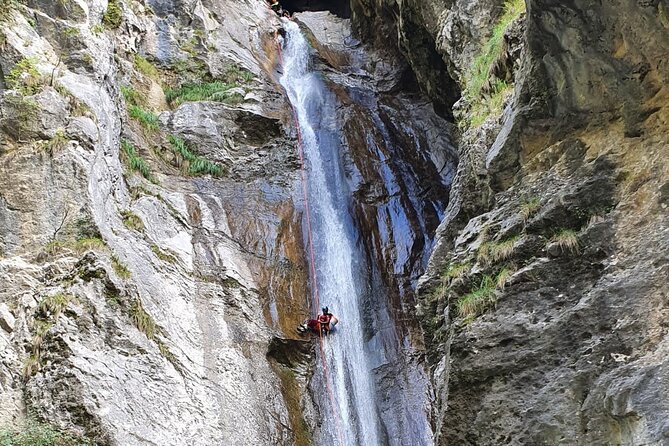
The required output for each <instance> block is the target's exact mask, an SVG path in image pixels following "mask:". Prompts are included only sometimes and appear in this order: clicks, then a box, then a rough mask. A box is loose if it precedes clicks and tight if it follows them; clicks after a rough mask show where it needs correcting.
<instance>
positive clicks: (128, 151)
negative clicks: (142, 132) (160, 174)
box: [121, 139, 152, 180]
mask: <svg viewBox="0 0 669 446" xmlns="http://www.w3.org/2000/svg"><path fill="white" fill-rule="evenodd" d="M121 151H122V153H123V160H124V161H125V163H126V164H127V166H128V167H129V168H130V170H132V171H134V172H139V173H140V174H141V175H142V176H143V177H144V178H146V179H147V180H151V179H152V176H151V169H150V168H149V164H148V163H147V162H146V161H145V160H144V158H142V157H141V156H140V155H139V153H137V149H135V146H133V145H132V144H131V143H130V142H129V141H127V140H125V139H124V140H121Z"/></svg>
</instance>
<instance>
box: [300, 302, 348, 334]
mask: <svg viewBox="0 0 669 446" xmlns="http://www.w3.org/2000/svg"><path fill="white" fill-rule="evenodd" d="M338 323H339V319H337V317H336V316H335V315H334V314H332V313H330V310H329V308H328V307H323V308H322V313H320V314H319V315H318V317H317V318H316V319H310V320H306V321H304V323H303V324H302V325H300V326H299V327H298V328H297V331H299V332H300V333H305V332H307V331H310V330H311V331H312V332H313V333H315V334H317V335H320V334H322V335H323V336H327V335H328V334H329V333H330V330H331V329H333V328H334V327H335V325H337V324H338Z"/></svg>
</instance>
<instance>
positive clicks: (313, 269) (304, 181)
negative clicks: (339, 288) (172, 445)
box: [274, 33, 346, 446]
mask: <svg viewBox="0 0 669 446" xmlns="http://www.w3.org/2000/svg"><path fill="white" fill-rule="evenodd" d="M274 37H275V39H276V46H277V50H278V53H279V62H280V63H281V66H283V52H282V51H281V43H280V42H279V39H278V37H277V34H276V33H275V35H274ZM290 110H291V112H292V116H293V120H294V121H295V128H296V129H297V154H298V156H299V160H300V172H301V176H302V194H303V196H304V208H305V218H306V220H307V243H308V245H309V256H310V258H311V277H313V284H312V290H313V294H314V303H315V306H314V311H315V314H316V317H317V316H318V308H319V299H318V279H317V277H316V257H315V255H314V243H313V234H312V230H311V213H310V211H309V194H308V188H307V175H306V169H305V168H304V152H303V149H302V129H301V127H300V121H299V119H298V117H297V112H296V111H295V107H294V106H293V104H292V103H291V104H290ZM318 338H319V339H318V340H319V344H320V349H321V359H322V362H323V372H324V373H323V374H324V376H325V386H326V387H327V390H328V397H329V399H330V406H331V408H332V414H333V416H334V418H335V421H336V424H337V436H338V437H339V444H340V445H341V446H344V445H345V444H346V443H345V442H344V436H343V435H342V429H341V419H340V418H341V416H340V414H339V411H338V410H337V404H336V402H335V397H334V392H333V391H332V382H331V377H330V372H329V369H328V363H327V359H326V358H325V343H324V340H323V332H322V330H320V329H319V330H318Z"/></svg>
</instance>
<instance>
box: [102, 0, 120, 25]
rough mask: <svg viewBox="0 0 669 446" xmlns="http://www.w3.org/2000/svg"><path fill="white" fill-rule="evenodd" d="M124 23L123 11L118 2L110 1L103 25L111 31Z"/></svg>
mask: <svg viewBox="0 0 669 446" xmlns="http://www.w3.org/2000/svg"><path fill="white" fill-rule="evenodd" d="M122 21H123V10H122V9H121V7H120V6H119V2H118V0H109V3H108V4H107V10H106V11H105V13H104V15H103V16H102V23H103V24H104V25H105V26H106V27H107V28H110V29H116V28H118V27H119V26H121V22H122Z"/></svg>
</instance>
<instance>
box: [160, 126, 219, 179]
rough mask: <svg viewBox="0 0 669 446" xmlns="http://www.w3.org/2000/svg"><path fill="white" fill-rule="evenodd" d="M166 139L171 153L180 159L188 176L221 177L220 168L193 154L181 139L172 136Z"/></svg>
mask: <svg viewBox="0 0 669 446" xmlns="http://www.w3.org/2000/svg"><path fill="white" fill-rule="evenodd" d="M168 139H169V142H170V147H171V148H172V151H173V152H174V153H175V154H177V155H178V156H179V157H180V158H181V162H180V164H181V163H183V165H184V167H185V170H186V172H187V173H188V175H213V176H216V177H218V176H221V175H223V168H222V167H221V166H219V165H218V164H216V163H214V162H212V161H209V160H208V159H205V158H203V157H201V156H200V155H196V154H195V153H193V152H192V151H191V150H190V149H189V148H188V146H187V145H186V142H185V141H184V140H183V139H181V138H177V137H176V136H173V135H170V136H169V137H168Z"/></svg>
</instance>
